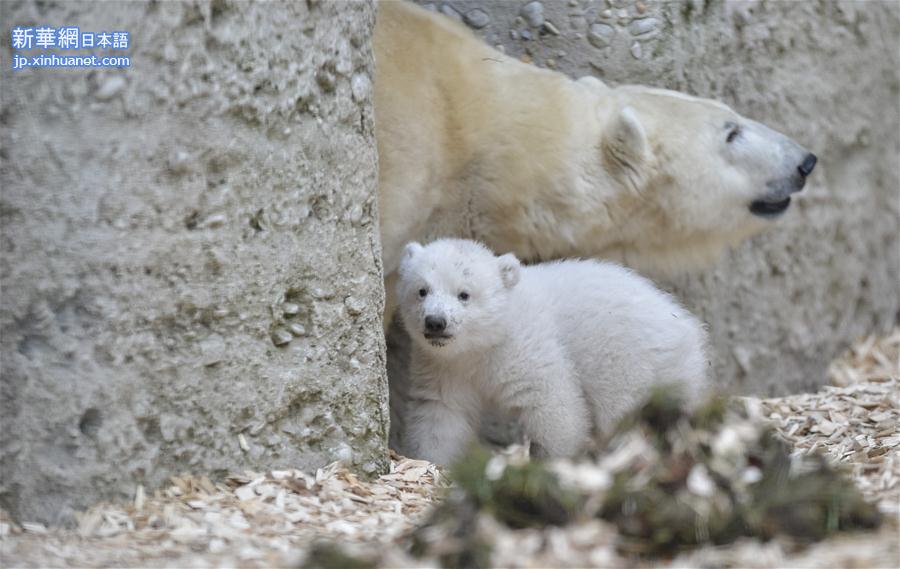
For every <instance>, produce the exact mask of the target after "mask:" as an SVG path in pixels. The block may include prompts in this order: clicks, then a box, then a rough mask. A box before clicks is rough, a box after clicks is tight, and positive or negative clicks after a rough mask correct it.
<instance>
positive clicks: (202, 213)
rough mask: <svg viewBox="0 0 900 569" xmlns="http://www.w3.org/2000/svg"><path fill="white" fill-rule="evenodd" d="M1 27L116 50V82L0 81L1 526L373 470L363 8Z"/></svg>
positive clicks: (133, 10)
mask: <svg viewBox="0 0 900 569" xmlns="http://www.w3.org/2000/svg"><path fill="white" fill-rule="evenodd" d="M0 11H2V18H0V19H2V27H3V29H4V30H7V33H8V30H10V29H11V28H12V27H13V26H15V25H45V24H46V25H54V26H59V25H73V26H76V25H77V26H80V27H81V28H82V30H84V31H90V30H94V31H103V30H124V31H129V32H130V33H131V43H132V45H131V48H130V49H129V50H127V51H126V52H125V54H127V55H130V56H131V58H132V64H131V67H129V68H124V69H66V70H60V69H27V70H23V71H15V72H13V71H12V70H11V69H10V66H9V65H8V63H9V60H8V59H6V58H5V59H4V61H5V63H4V68H3V70H2V71H0V82H2V85H3V88H2V99H3V108H2V114H0V127H2V130H0V136H2V144H0V146H2V153H0V186H2V196H0V219H2V222H0V239H2V250H3V255H2V260H0V273H2V289H3V294H2V304H0V327H2V330H3V334H2V339H0V349H2V352H0V357H2V404H0V405H2V407H0V414H2V426H0V433H2V442H0V505H2V507H3V508H5V509H7V510H9V511H10V512H11V513H12V514H14V515H15V516H16V517H17V518H19V519H20V520H28V521H40V522H45V523H51V524H52V523H58V522H63V523H65V522H71V521H72V518H73V516H72V514H73V512H74V511H76V510H78V509H80V508H83V507H85V506H88V505H90V504H92V503H94V502H96V501H97V500H99V499H126V498H128V497H130V496H132V495H133V493H134V491H135V488H136V486H137V485H138V484H143V485H144V486H146V487H148V489H149V488H153V487H156V486H158V485H160V484H162V483H163V482H164V481H165V480H166V479H167V477H169V476H170V475H173V474H178V473H181V472H184V471H193V472H203V473H206V474H210V475H212V476H218V475H222V474H224V473H226V472H229V471H235V470H237V471H240V470H241V469H245V468H247V469H255V470H264V469H269V468H277V467H286V466H290V467H298V468H310V469H311V468H315V467H318V466H322V465H323V464H325V463H327V462H330V461H332V460H335V459H343V460H346V461H348V462H351V463H353V464H354V465H356V467H357V468H358V469H360V470H361V471H363V472H368V473H376V472H379V471H381V470H383V469H384V468H385V467H386V465H387V448H386V438H387V421H388V410H387V384H386V380H385V376H384V368H385V356H384V339H383V334H382V326H381V312H382V306H383V302H384V300H383V287H382V275H381V260H380V245H379V241H378V228H377V204H376V193H375V183H376V177H377V176H376V168H377V157H376V150H375V141H374V131H373V122H372V117H373V109H372V103H371V83H372V74H373V57H372V53H371V47H370V34H371V30H372V26H373V24H374V15H375V6H374V4H373V2H371V1H366V2H314V1H309V2H278V3H268V4H250V3H242V2H235V3H231V2H227V3H223V2H202V1H201V2H191V3H188V2H183V3H182V2H109V3H94V2H84V3H50V4H45V3H37V2H18V3H10V2H3V3H2V4H0ZM6 53H11V51H10V48H9V46H7V47H6ZM81 53H84V52H81Z"/></svg>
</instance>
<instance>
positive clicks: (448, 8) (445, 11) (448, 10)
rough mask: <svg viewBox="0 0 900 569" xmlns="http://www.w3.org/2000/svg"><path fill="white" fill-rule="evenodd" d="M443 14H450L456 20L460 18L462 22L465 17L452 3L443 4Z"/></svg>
mask: <svg viewBox="0 0 900 569" xmlns="http://www.w3.org/2000/svg"><path fill="white" fill-rule="evenodd" d="M441 14H443V15H445V16H449V17H451V18H453V19H454V20H459V21H460V22H461V21H462V19H463V17H462V14H460V13H459V12H457V11H456V8H454V7H453V6H451V5H450V4H444V5H442V6H441Z"/></svg>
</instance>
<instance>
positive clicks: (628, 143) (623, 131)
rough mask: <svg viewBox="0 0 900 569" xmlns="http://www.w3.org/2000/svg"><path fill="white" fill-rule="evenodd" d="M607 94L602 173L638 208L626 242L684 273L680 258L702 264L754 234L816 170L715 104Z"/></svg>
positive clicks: (775, 136) (670, 95)
mask: <svg viewBox="0 0 900 569" xmlns="http://www.w3.org/2000/svg"><path fill="white" fill-rule="evenodd" d="M610 94H611V95H612V99H613V100H614V101H615V104H614V105H613V106H612V107H607V108H608V109H611V110H608V111H607V112H606V116H605V117H603V120H604V126H603V130H602V140H601V153H602V160H603V165H604V169H605V170H606V171H607V172H608V173H609V174H610V175H611V176H612V177H613V178H614V179H615V180H616V181H617V182H618V183H619V184H621V185H622V186H624V187H626V188H628V189H629V190H630V193H631V194H632V195H634V196H635V198H636V199H634V200H632V202H631V207H629V210H630V211H629V215H631V216H634V218H635V222H633V223H629V224H626V238H628V239H630V240H631V242H632V244H634V245H637V248H638V249H643V250H642V251H639V253H644V254H646V255H647V256H652V257H666V256H669V257H670V259H671V260H672V261H673V262H674V263H680V262H681V259H682V258H683V257H684V256H683V255H681V254H675V255H671V254H670V253H671V252H672V249H674V248H677V249H678V250H679V253H683V252H690V251H694V252H695V253H696V256H697V257H700V258H701V260H702V257H706V256H710V255H714V254H715V253H717V252H718V251H719V250H721V249H722V248H723V247H724V246H727V245H733V244H736V243H738V242H740V241H741V240H743V239H745V238H746V237H748V236H750V235H753V234H754V233H757V232H759V231H760V230H762V229H764V228H765V227H766V226H767V225H769V223H770V222H771V221H772V220H774V219H776V218H778V217H780V216H781V215H782V214H783V213H784V212H785V211H786V210H787V209H788V207H789V206H790V204H791V196H792V195H793V194H794V193H796V192H799V191H800V190H802V189H803V186H804V185H805V183H806V178H807V177H808V176H809V175H810V174H811V173H812V171H813V168H814V167H815V165H816V156H815V155H814V154H812V153H811V152H810V151H809V150H807V149H806V148H803V147H802V146H800V145H799V144H797V143H796V142H794V141H793V140H791V139H790V138H788V137H786V136H784V135H783V134H781V133H778V132H776V131H774V130H772V129H770V128H768V127H766V126H765V125H762V124H760V123H758V122H756V121H753V120H750V119H747V118H745V117H742V116H741V115H739V114H737V113H736V112H734V111H733V110H732V109H730V108H729V107H727V106H726V105H723V104H721V103H718V102H716V101H712V100H709V99H699V98H696V97H690V96H688V95H684V94H681V93H677V92H674V91H666V90H662V89H651V88H647V87H639V86H625V87H620V88H617V89H613V90H612V92H611V93H610ZM628 226H630V227H631V230H632V231H635V232H638V233H642V234H640V235H627V231H628ZM638 256H640V255H638ZM625 260H626V261H635V260H637V262H632V264H637V265H641V264H644V263H641V262H640V260H639V259H625ZM658 261H660V259H654V261H653V262H651V263H650V264H651V265H654V266H658V265H659V264H660V263H659V262H658ZM662 264H666V263H662Z"/></svg>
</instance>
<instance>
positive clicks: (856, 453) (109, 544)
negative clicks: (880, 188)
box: [0, 329, 900, 567]
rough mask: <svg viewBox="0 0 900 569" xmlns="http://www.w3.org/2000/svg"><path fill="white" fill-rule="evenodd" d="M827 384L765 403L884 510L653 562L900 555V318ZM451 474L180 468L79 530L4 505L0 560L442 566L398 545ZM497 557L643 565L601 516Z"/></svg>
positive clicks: (506, 537) (395, 466) (405, 462)
mask: <svg viewBox="0 0 900 569" xmlns="http://www.w3.org/2000/svg"><path fill="white" fill-rule="evenodd" d="M829 373H830V379H831V382H832V383H833V384H834V385H833V386H831V387H825V388H823V389H822V390H820V391H818V392H817V393H808V394H799V395H793V396H789V397H783V398H775V399H764V400H762V401H761V402H760V407H761V409H762V412H763V415H764V416H767V417H768V419H769V420H770V421H772V423H773V425H774V426H775V427H776V429H777V431H778V433H779V435H780V436H781V437H783V438H784V439H785V440H786V441H788V442H789V443H790V444H791V445H793V448H794V453H795V454H802V453H815V452H821V453H824V454H825V455H826V456H828V457H829V458H830V459H831V460H832V461H833V462H835V463H840V464H844V465H846V468H847V470H848V472H849V473H850V474H851V475H852V478H853V479H854V481H855V482H856V483H857V484H858V486H859V488H860V489H861V490H862V491H863V493H864V494H865V496H866V497H867V498H868V499H870V500H872V501H875V502H877V503H878V505H879V508H880V509H881V511H882V512H883V513H884V514H885V519H886V523H885V524H883V526H882V528H881V529H880V530H879V531H877V532H870V533H864V534H848V535H842V536H839V537H835V538H831V539H828V540H826V541H823V542H821V543H818V544H815V545H813V546H811V547H807V548H803V549H793V548H791V547H790V546H789V545H788V544H784V543H781V542H779V541H778V540H773V541H770V542H768V543H761V542H758V541H753V540H745V541H741V542H738V543H735V544H732V545H729V546H722V547H704V548H700V549H697V550H693V551H691V552H687V553H685V554H682V555H680V556H678V557H676V558H674V559H669V560H663V559H660V560H657V561H656V563H657V564H658V565H659V566H709V567H717V566H718V567H783V566H804V567H835V566H853V567H898V566H900V538H898V535H900V533H898V518H900V329H898V330H895V331H894V332H893V333H892V334H890V335H889V336H887V337H881V338H877V337H874V336H873V337H870V338H866V339H864V340H862V341H861V342H859V343H858V344H857V345H855V346H854V347H853V349H852V350H851V351H850V352H848V353H847V354H846V355H845V356H843V357H841V358H839V359H838V360H836V361H835V362H834V363H833V364H832V366H831V368H830V372H829ZM445 487H446V479H445V478H444V477H443V476H442V474H441V471H440V469H439V468H438V467H436V466H435V465H433V464H429V463H427V462H424V461H418V460H411V459H407V458H403V457H399V456H396V455H393V456H392V460H391V471H390V473H389V474H386V475H383V476H381V477H379V478H378V479H376V480H374V481H371V482H367V481H364V480H361V479H359V478H357V477H356V476H354V475H353V474H352V473H351V472H349V471H347V470H346V469H344V468H342V467H341V466H340V465H338V464H333V465H330V466H328V467H326V468H323V469H320V470H318V471H317V472H316V473H314V474H309V473H304V472H301V471H298V470H284V471H273V472H268V473H254V472H247V473H244V474H243V475H235V476H232V477H230V478H228V479H226V480H225V481H223V482H220V483H218V484H214V483H212V482H211V481H210V480H209V479H207V478H206V477H203V476H194V477H192V476H181V477H175V478H173V479H172V484H171V486H169V487H167V488H165V489H163V490H160V491H157V492H155V493H154V494H152V495H148V494H146V493H145V492H144V490H143V489H142V488H138V489H137V491H136V493H135V496H134V499H133V501H132V502H131V503H129V504H117V505H116V504H99V505H97V506H95V507H93V508H91V509H90V510H88V511H87V512H85V513H83V514H82V515H81V517H80V522H79V526H78V527H77V528H76V529H74V530H60V529H47V528H45V527H44V526H43V525H41V524H37V523H28V522H25V523H22V524H21V525H19V524H16V523H14V522H13V521H12V520H11V519H10V518H9V516H8V515H7V514H6V513H5V512H3V511H2V510H0V566H2V567H106V566H118V567H163V566H166V567H173V566H177V567H223V566H228V567H290V566H298V565H299V564H300V563H302V562H303V560H304V558H305V557H306V554H307V552H308V551H309V549H310V546H311V544H313V543H316V542H319V541H327V542H331V543H336V544H339V545H340V546H341V547H342V548H343V549H344V550H345V551H347V552H348V553H350V554H357V555H362V556H366V557H368V558H373V557H375V558H377V559H378V560H379V562H380V563H379V564H380V565H381V566H383V567H412V566H424V565H427V566H437V562H436V560H419V559H414V558H412V557H410V556H409V555H408V553H406V551H407V548H408V545H409V544H408V541H407V539H406V537H405V536H406V535H407V533H408V532H409V531H410V530H411V529H412V528H413V527H415V526H417V525H418V524H420V523H421V522H422V521H423V520H424V519H425V518H426V517H427V515H428V513H429V512H430V510H431V508H432V506H433V505H434V504H435V503H436V502H437V501H439V500H440V499H441V497H442V496H443V493H444V488H445ZM484 531H485V534H490V535H494V536H496V538H497V539H496V543H495V545H494V557H493V558H492V559H493V561H494V562H495V563H497V564H500V565H506V566H518V567H546V566H611V565H615V566H631V567H634V566H646V560H644V561H643V562H642V561H641V560H640V559H633V558H623V557H621V556H620V554H618V553H617V551H616V549H615V537H616V534H615V530H614V529H613V528H612V527H611V526H609V525H607V524H605V523H603V522H601V521H599V520H593V521H590V522H589V523H586V524H576V525H573V526H568V527H565V528H552V529H547V530H521V531H518V532H510V531H504V530H502V529H501V528H496V527H486V528H484Z"/></svg>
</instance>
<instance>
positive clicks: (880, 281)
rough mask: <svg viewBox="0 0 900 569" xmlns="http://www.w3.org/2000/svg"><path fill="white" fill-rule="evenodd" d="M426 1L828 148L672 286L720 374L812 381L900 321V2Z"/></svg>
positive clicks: (484, 28) (570, 69)
mask: <svg viewBox="0 0 900 569" xmlns="http://www.w3.org/2000/svg"><path fill="white" fill-rule="evenodd" d="M419 3H420V4H422V5H424V6H426V7H429V8H431V9H434V10H439V11H441V12H443V13H445V14H448V15H450V16H451V17H456V18H460V19H463V20H464V21H465V22H466V23H467V24H468V25H469V26H470V27H471V28H473V29H475V30H476V32H477V33H478V34H479V35H481V36H482V37H484V38H485V40H486V41H488V42H489V43H490V44H491V45H495V46H499V47H500V48H501V49H503V50H504V51H505V52H506V53H508V54H510V55H515V56H517V57H520V58H522V59H524V60H526V61H533V62H534V63H535V64H536V65H539V66H542V67H549V68H554V69H558V70H560V71H563V72H564V73H566V74H568V75H570V76H572V77H580V76H582V75H594V76H596V77H599V78H601V79H603V80H604V81H607V82H609V83H611V84H624V83H632V84H644V85H651V86H656V87H664V88H669V89H676V90H679V91H684V92H687V93H691V94H694V95H698V96H702V97H710V98H714V99H718V100H721V101H723V102H725V103H727V104H729V105H731V106H732V107H733V108H735V110H737V111H738V112H740V113H742V114H744V115H746V116H748V117H750V118H753V119H756V120H759V121H761V122H763V123H765V124H767V125H769V126H771V127H773V128H775V129H777V130H780V131H782V132H784V133H785V134H787V135H788V136H791V137H792V138H794V139H796V140H797V141H799V142H800V143H802V144H804V145H805V146H807V147H809V148H810V149H812V150H813V151H814V152H815V153H816V154H817V155H818V156H819V160H820V161H819V165H818V167H817V168H816V171H815V173H814V174H813V176H812V177H811V179H810V180H809V183H808V184H807V189H806V190H804V194H802V195H801V196H799V197H798V199H796V200H795V202H794V205H793V206H792V207H791V210H790V211H789V212H788V213H787V215H786V216H785V217H784V218H783V219H782V220H780V221H779V222H778V223H777V224H776V225H775V226H774V227H773V228H772V229H771V230H770V231H769V232H768V233H766V234H764V235H761V236H759V237H757V238H754V239H752V240H750V241H748V242H747V243H745V244H744V245H743V246H741V247H740V248H738V249H737V250H735V251H733V252H732V253H731V254H729V255H728V256H727V257H726V258H724V259H722V261H721V262H720V263H718V264H717V265H716V266H714V267H712V268H711V269H710V270H708V271H706V272H704V273H702V274H698V275H693V276H690V277H684V278H677V279H670V280H669V281H667V282H666V283H664V284H665V285H666V286H667V287H669V288H672V289H674V290H675V291H676V293H677V294H678V295H679V296H680V297H681V298H682V299H684V301H685V302H686V304H687V305H688V306H689V307H690V308H692V309H693V310H694V311H695V312H696V313H698V314H699V315H700V316H701V317H702V318H703V319H704V320H705V321H706V322H708V323H709V328H710V332H711V336H712V339H713V344H714V348H715V352H716V361H715V366H716V371H717V374H716V380H717V381H718V382H720V383H722V384H728V385H730V386H732V387H736V388H737V389H739V390H740V391H742V392H744V393H755V394H780V393H785V392H791V391H800V390H806V389H812V388H814V387H815V386H817V385H820V384H822V383H823V382H824V381H825V380H826V377H825V369H826V366H827V365H828V362H829V360H830V359H831V358H832V357H833V356H835V355H836V354H837V353H838V352H839V351H841V350H842V349H844V348H845V347H846V346H847V345H848V343H849V341H850V340H851V339H852V338H854V337H855V336H857V335H860V334H864V333H868V332H874V331H877V330H882V331H883V330H887V329H888V328H889V327H890V326H891V325H893V324H894V323H896V322H897V321H898V307H900V290H898V288H900V274H898V272H900V268H898V266H900V243H898V224H900V179H898V176H900V116H898V113H900V78H898V72H900V71H898V70H900V3H897V2H893V1H887V2H879V1H877V0H871V1H867V2H862V1H856V0H849V1H838V2H826V1H819V2H816V1H796V2H793V1H781V2H771V1H770V2H759V1H729V2H722V1H704V0H684V1H680V2H665V3H664V2H656V1H652V0H639V1H638V0H557V1H549V0H547V1H544V2H529V1H525V0H515V1H514V0H507V1H504V2H490V1H487V0H452V1H449V2H435V1H434V0H431V1H428V0H425V1H420V2H419Z"/></svg>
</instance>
